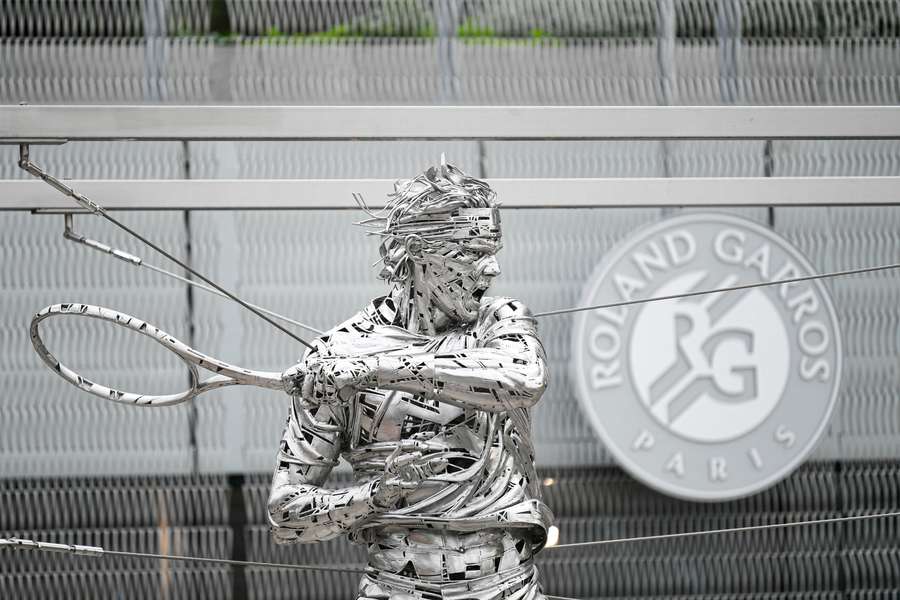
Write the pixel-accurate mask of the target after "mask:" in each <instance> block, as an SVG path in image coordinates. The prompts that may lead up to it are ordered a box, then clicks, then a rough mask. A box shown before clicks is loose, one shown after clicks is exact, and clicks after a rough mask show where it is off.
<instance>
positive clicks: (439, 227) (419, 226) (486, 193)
mask: <svg viewBox="0 0 900 600" xmlns="http://www.w3.org/2000/svg"><path fill="white" fill-rule="evenodd" d="M365 224H367V225H368V226H370V227H374V228H376V231H375V233H377V234H378V235H380V236H381V237H382V243H381V247H380V252H381V260H382V262H383V263H384V268H383V269H382V270H381V273H380V276H381V277H382V278H383V279H385V280H387V281H390V282H394V283H408V284H412V285H411V288H412V290H413V292H414V293H415V294H416V295H418V296H419V300H420V301H421V300H425V301H427V302H428V303H430V304H432V305H433V306H435V307H437V308H439V309H440V310H441V311H443V312H444V313H445V314H447V315H448V316H449V317H450V318H451V319H453V320H454V321H459V322H462V323H470V322H472V321H474V320H476V319H477V317H478V309H479V305H480V302H481V298H482V296H484V294H485V292H486V291H487V289H488V287H489V286H490V283H491V280H492V279H493V278H494V277H496V276H497V275H499V274H500V267H499V265H498V263H497V258H496V254H497V252H498V251H499V250H500V248H501V246H502V244H501V241H500V213H499V210H498V203H497V201H496V195H495V194H494V191H493V190H492V189H491V188H490V187H489V186H488V185H487V183H485V182H484V181H481V180H479V179H475V178H474V177H470V176H468V175H466V174H465V173H463V172H462V171H460V170H459V169H457V168H456V167H454V166H452V165H449V164H446V163H443V164H442V165H441V166H440V167H431V168H430V169H428V170H427V171H425V172H424V173H423V174H421V175H419V176H418V177H416V178H415V179H409V180H400V181H397V182H396V183H395V184H394V193H393V194H390V195H389V196H388V202H387V205H386V206H385V209H384V211H383V212H382V213H380V214H378V215H373V218H372V219H369V220H367V221H365Z"/></svg>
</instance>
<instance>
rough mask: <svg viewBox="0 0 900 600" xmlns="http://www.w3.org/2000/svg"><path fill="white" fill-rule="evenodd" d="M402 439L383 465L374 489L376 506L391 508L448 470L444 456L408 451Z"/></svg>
mask: <svg viewBox="0 0 900 600" xmlns="http://www.w3.org/2000/svg"><path fill="white" fill-rule="evenodd" d="M409 441H410V440H402V441H401V442H400V445H399V446H398V447H397V449H396V450H394V452H392V453H391V455H390V456H388V458H387V460H386V461H385V465H384V476H383V477H382V478H381V481H380V482H379V483H378V485H377V486H376V488H375V494H374V497H373V501H374V503H375V505H376V506H377V507H379V508H384V509H385V510H392V509H394V508H397V506H398V505H399V504H400V501H401V500H402V499H404V498H406V496H408V495H409V494H411V493H412V492H414V491H416V490H418V489H419V488H420V487H421V486H422V483H424V482H426V481H428V480H429V479H430V478H432V477H434V476H436V475H440V474H442V473H444V472H445V471H446V470H447V464H448V463H447V459H446V458H445V457H444V456H443V455H442V454H440V453H435V452H431V453H428V452H425V453H423V452H422V451H421V450H407V449H406V446H408V444H404V442H409Z"/></svg>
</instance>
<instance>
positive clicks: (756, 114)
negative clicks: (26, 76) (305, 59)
mask: <svg viewBox="0 0 900 600" xmlns="http://www.w3.org/2000/svg"><path fill="white" fill-rule="evenodd" d="M49 138H55V139H59V138H64V139H68V140H359V139H368V140H376V139H385V140H396V139H482V140H585V139H611V140H619V139H620V140H625V139H629V140H643V139H654V140H655V139H788V138H789V139H818V138H827V139H847V138H870V139H874V138H895V139H897V138H900V107H898V106H666V107H656V106H28V105H23V106H19V105H16V106H0V142H4V143H14V142H16V141H17V140H24V139H28V140H39V139H49Z"/></svg>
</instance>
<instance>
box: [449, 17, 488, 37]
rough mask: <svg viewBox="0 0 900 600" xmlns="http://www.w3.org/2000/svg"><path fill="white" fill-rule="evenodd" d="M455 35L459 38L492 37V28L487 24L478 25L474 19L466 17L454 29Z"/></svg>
mask: <svg viewBox="0 0 900 600" xmlns="http://www.w3.org/2000/svg"><path fill="white" fill-rule="evenodd" d="M456 36H457V37H460V38H492V37H494V28H493V27H490V26H489V25H479V24H478V23H477V22H476V21H475V20H474V19H471V18H469V19H466V20H465V22H464V23H463V24H462V25H460V26H459V27H458V28H457V29H456Z"/></svg>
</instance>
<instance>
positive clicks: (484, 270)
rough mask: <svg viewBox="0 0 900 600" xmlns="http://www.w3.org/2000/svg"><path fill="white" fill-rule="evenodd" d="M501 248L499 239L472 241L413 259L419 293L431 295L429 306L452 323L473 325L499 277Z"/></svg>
mask: <svg viewBox="0 0 900 600" xmlns="http://www.w3.org/2000/svg"><path fill="white" fill-rule="evenodd" d="M502 247H503V244H502V242H501V241H500V239H499V238H496V239H495V238H472V239H468V240H465V241H462V242H459V243H448V244H446V245H445V246H444V247H442V248H441V249H439V250H438V251H436V252H427V253H423V254H422V256H421V257H419V258H418V259H414V263H415V267H416V269H418V270H419V273H418V277H417V279H418V280H419V284H420V285H419V286H417V290H416V292H417V293H428V294H430V298H429V302H430V303H432V304H433V305H434V306H436V307H437V308H439V309H440V310H441V311H443V312H444V313H445V314H446V315H448V316H449V317H450V318H451V319H452V320H453V321H457V322H460V323H472V322H474V321H475V320H477V319H478V309H479V307H480V305H481V298H482V297H483V296H484V295H485V294H486V292H487V290H488V288H489V287H490V285H491V281H492V280H493V279H494V277H496V276H497V275H499V274H500V264H499V263H498V262H497V256H496V255H497V252H499V251H500V249H501V248H502ZM421 284H424V288H425V289H424V290H423V289H421Z"/></svg>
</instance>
